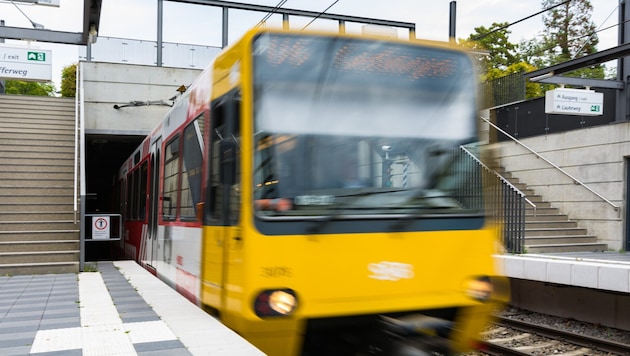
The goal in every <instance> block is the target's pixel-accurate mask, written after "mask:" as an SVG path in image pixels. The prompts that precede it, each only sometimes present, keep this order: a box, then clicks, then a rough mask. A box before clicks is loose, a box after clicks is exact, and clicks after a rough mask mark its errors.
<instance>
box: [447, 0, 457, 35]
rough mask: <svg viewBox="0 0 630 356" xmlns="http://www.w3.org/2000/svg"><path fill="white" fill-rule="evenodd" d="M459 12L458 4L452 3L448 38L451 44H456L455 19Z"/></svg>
mask: <svg viewBox="0 0 630 356" xmlns="http://www.w3.org/2000/svg"><path fill="white" fill-rule="evenodd" d="M456 12H457V2H456V1H451V4H450V11H449V26H448V38H449V41H450V42H451V43H455V17H456Z"/></svg>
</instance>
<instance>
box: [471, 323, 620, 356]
mask: <svg viewBox="0 0 630 356" xmlns="http://www.w3.org/2000/svg"><path fill="white" fill-rule="evenodd" d="M481 348H482V350H483V353H484V354H487V355H504V356H512V355H518V356H522V355H527V356H532V355H556V356H561V355H562V356H578V355H589V356H602V355H630V345H627V344H622V343H618V342H614V341H610V340H605V339H601V338H595V337H590V336H586V335H580V334H575V333H570V332H567V331H564V330H559V329H555V328H549V327H546V326H541V325H535V324H532V323H528V322H525V321H520V320H514V319H509V318H507V317H501V316H500V317H498V318H497V321H496V322H495V323H494V325H493V326H491V327H490V328H489V329H488V330H487V331H486V332H485V333H484V340H483V341H482V347H481Z"/></svg>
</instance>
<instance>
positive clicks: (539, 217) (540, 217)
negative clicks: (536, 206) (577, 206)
mask: <svg viewBox="0 0 630 356" xmlns="http://www.w3.org/2000/svg"><path fill="white" fill-rule="evenodd" d="M542 221H570V220H569V217H568V216H567V215H563V214H536V215H527V214H526V215H525V222H542Z"/></svg>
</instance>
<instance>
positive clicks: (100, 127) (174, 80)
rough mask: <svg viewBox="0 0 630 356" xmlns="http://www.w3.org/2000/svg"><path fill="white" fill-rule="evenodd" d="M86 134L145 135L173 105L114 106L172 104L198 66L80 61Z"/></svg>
mask: <svg viewBox="0 0 630 356" xmlns="http://www.w3.org/2000/svg"><path fill="white" fill-rule="evenodd" d="M80 66H81V68H82V70H81V74H82V76H83V95H84V96H83V100H84V106H85V131H86V133H87V134H114V135H146V134H148V133H149V132H150V131H151V130H152V129H153V128H154V127H155V126H156V125H157V124H158V122H160V121H161V120H162V118H163V117H164V115H165V114H166V113H167V112H168V110H169V109H170V107H168V106H160V105H150V106H134V107H124V108H120V109H114V105H116V104H117V105H119V106H121V105H124V104H128V103H129V102H131V101H143V102H149V101H159V100H164V101H165V102H167V103H169V104H170V103H171V101H170V100H169V98H172V97H173V96H175V95H176V94H177V88H179V86H180V85H185V86H186V87H188V86H190V84H192V82H193V81H194V80H195V78H196V77H197V76H198V75H199V73H201V70H199V69H180V68H164V67H155V66H142V65H129V64H115V63H99V62H81V63H80Z"/></svg>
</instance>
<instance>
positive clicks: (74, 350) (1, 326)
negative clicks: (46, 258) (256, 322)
mask: <svg viewBox="0 0 630 356" xmlns="http://www.w3.org/2000/svg"><path fill="white" fill-rule="evenodd" d="M96 265H97V270H98V272H97V273H95V272H81V273H79V274H78V275H77V274H73V273H69V274H47V275H23V276H0V355H3V356H9V355H64V356H71V355H85V356H88V355H103V356H105V355H108V356H115V355H147V356H148V355H175V356H177V355H226V356H227V355H230V356H232V355H264V354H263V353H262V352H261V351H259V350H258V349H256V348H255V347H254V346H252V345H251V344H249V343H248V342H247V341H245V340H244V339H242V338H241V337H240V336H239V335H237V334H236V333H234V332H233V331H231V330H230V329H228V328H226V327H225V326H223V325H222V324H221V323H220V322H219V321H217V320H216V319H215V318H213V317H212V316H210V315H209V314H207V313H205V312H204V311H203V310H201V309H200V308H199V307H197V306H196V305H194V304H193V303H191V302H190V301H188V300H187V299H185V298H184V297H182V296H181V295H180V294H178V293H177V292H176V291H175V290H173V289H172V288H170V287H169V286H167V285H166V284H164V283H163V282H162V281H160V280H159V279H157V278H155V277H154V276H153V275H152V274H150V273H149V272H148V271H146V270H145V269H143V268H141V267H140V266H139V265H138V264H136V263H135V262H134V261H115V262H98V263H96Z"/></svg>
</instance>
